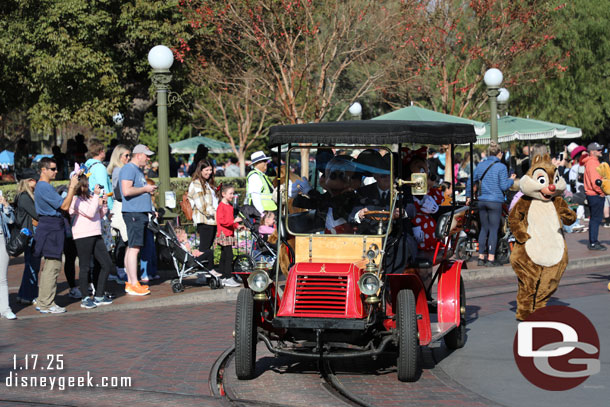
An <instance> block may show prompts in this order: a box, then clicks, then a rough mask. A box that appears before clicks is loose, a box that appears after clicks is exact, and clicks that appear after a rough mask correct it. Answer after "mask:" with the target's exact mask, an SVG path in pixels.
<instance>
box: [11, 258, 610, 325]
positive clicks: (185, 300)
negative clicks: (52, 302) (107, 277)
mask: <svg viewBox="0 0 610 407" xmlns="http://www.w3.org/2000/svg"><path fill="white" fill-rule="evenodd" d="M464 264H466V265H467V263H464ZM606 265H610V255H607V256H596V257H589V258H583V259H574V260H571V261H570V262H569V263H568V267H567V269H566V271H568V270H575V269H583V268H589V267H596V266H606ZM514 275H515V274H514V272H513V269H512V267H510V265H504V266H502V267H492V268H480V269H476V270H469V269H467V268H464V269H462V278H463V279H464V281H480V280H487V279H492V278H504V277H513V276H514ZM240 288H241V287H236V288H227V287H224V288H222V289H218V290H206V291H198V292H195V293H187V294H184V293H182V294H176V295H170V296H166V297H162V298H159V299H155V300H154V301H146V300H141V301H135V302H132V303H127V304H117V305H114V304H111V305H107V306H100V307H97V308H94V309H88V310H85V309H82V310H80V309H79V310H74V311H72V310H71V311H70V312H66V313H63V314H53V316H55V317H61V316H67V315H79V314H87V315H91V314H92V313H102V312H113V311H123V310H142V309H151V308H161V307H167V306H181V305H185V306H186V305H195V304H207V303H211V302H225V301H235V300H236V299H237V294H238V293H239V290H240ZM481 295H485V294H481ZM18 317H19V319H33V318H45V317H48V314H35V315H26V316H18Z"/></svg>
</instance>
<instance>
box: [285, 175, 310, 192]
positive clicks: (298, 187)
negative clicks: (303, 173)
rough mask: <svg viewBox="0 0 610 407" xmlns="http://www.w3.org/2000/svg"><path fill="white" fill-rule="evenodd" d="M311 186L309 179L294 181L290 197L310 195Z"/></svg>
mask: <svg viewBox="0 0 610 407" xmlns="http://www.w3.org/2000/svg"><path fill="white" fill-rule="evenodd" d="M311 189H312V188H311V185H309V182H308V181H307V177H303V179H302V180H301V179H300V180H297V181H294V182H293V183H292V188H290V196H291V197H293V196H297V195H298V194H308V193H309V191H311Z"/></svg>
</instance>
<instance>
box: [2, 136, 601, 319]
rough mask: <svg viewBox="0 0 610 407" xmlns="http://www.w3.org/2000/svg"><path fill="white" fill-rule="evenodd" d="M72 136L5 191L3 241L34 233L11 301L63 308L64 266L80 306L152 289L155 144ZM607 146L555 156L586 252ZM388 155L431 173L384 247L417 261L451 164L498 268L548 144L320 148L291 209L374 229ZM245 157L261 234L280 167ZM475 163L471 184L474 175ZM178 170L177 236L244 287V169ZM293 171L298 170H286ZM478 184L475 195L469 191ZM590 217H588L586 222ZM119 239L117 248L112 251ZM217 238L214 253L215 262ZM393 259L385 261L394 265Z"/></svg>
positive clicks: (384, 205)
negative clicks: (182, 184)
mask: <svg viewBox="0 0 610 407" xmlns="http://www.w3.org/2000/svg"><path fill="white" fill-rule="evenodd" d="M70 144H71V147H70V151H71V154H70V155H69V157H71V158H67V157H68V155H62V154H61V153H60V152H59V151H54V156H53V157H45V158H43V159H42V160H40V162H39V165H38V168H39V170H38V171H36V170H34V169H32V168H30V164H31V163H29V162H28V161H27V160H25V159H24V158H23V157H22V154H19V155H18V156H17V157H16V160H18V161H19V166H21V168H20V170H19V172H18V174H17V175H18V178H19V183H18V187H17V193H16V198H15V202H14V205H9V204H8V203H7V202H6V200H5V199H4V197H2V196H1V195H0V215H1V216H0V226H1V227H0V241H1V240H4V241H5V243H6V242H7V241H8V239H9V238H10V235H11V231H14V230H15V229H21V228H26V229H28V230H30V231H31V232H32V234H33V236H34V237H33V239H31V240H30V242H29V245H27V247H25V249H24V273H23V278H22V282H21V286H20V288H19V292H18V296H17V301H18V302H20V303H22V304H35V306H36V309H37V310H39V311H40V312H41V313H63V312H65V311H66V310H65V308H64V307H61V306H59V305H58V304H56V302H55V296H56V290H57V278H58V275H59V273H60V272H61V270H62V269H63V270H64V273H65V274H66V280H67V281H68V285H69V286H70V290H69V295H70V296H71V297H73V298H80V299H81V306H82V307H83V308H86V309H91V308H95V307H98V306H103V305H106V304H111V303H112V301H113V299H114V295H113V293H112V292H110V291H108V290H107V289H106V287H107V285H106V283H107V281H108V280H113V281H115V282H117V283H120V284H124V286H125V293H126V294H128V295H135V296H144V295H149V294H150V289H149V286H148V284H149V283H150V282H151V281H152V280H155V279H158V278H159V274H158V271H157V253H156V249H155V243H154V234H153V233H152V231H150V230H149V229H148V228H147V224H148V223H149V222H150V221H151V220H152V219H153V218H154V217H155V216H157V209H156V208H155V195H156V190H157V186H156V185H155V183H154V181H152V179H151V178H154V177H155V176H158V172H157V171H158V164H156V163H154V162H153V163H152V164H151V162H150V157H151V156H153V155H154V152H153V151H151V150H150V149H149V148H148V147H147V146H145V145H142V144H139V145H136V146H135V147H134V148H133V149H131V148H129V147H128V146H125V145H115V146H114V147H113V148H112V150H108V151H107V150H106V148H105V146H104V144H103V143H101V142H100V141H99V140H95V139H94V140H90V142H89V143H88V145H87V146H84V148H83V145H82V144H83V140H81V139H77V140H75V141H74V142H73V143H70ZM602 150H603V147H602V146H601V145H599V144H598V143H595V142H593V143H590V144H589V145H588V146H587V147H585V146H580V145H578V144H576V143H571V144H570V145H568V146H566V147H565V149H564V151H563V152H561V153H559V154H558V155H556V156H555V157H553V163H554V164H555V165H556V166H557V168H558V171H559V174H560V176H562V177H564V178H565V179H566V182H567V184H568V190H567V192H566V193H565V198H566V200H567V201H568V202H569V203H570V204H572V205H573V206H574V208H575V209H576V211H577V213H578V221H577V223H576V224H575V225H572V226H565V227H564V228H565V230H566V231H567V232H576V231H586V230H588V231H589V245H588V248H589V249H590V250H606V247H605V246H604V245H602V244H601V243H600V242H599V239H598V233H599V228H600V227H601V225H602V224H603V225H604V226H607V227H610V197H606V196H605V195H604V193H603V190H602V189H601V188H600V186H599V181H598V180H599V179H600V178H601V176H600V175H599V173H598V172H597V171H596V169H597V167H598V166H599V163H600V162H599V159H600V157H601V156H602ZM24 151H26V152H27V149H25V150H24ZM392 154H395V158H394V163H395V165H396V167H395V168H394V170H397V169H398V168H397V167H398V166H402V168H401V169H400V170H401V172H402V174H403V177H404V178H409V176H410V174H413V173H422V172H423V173H426V174H427V175H428V183H429V184H428V192H427V193H426V195H424V196H423V197H414V196H411V194H410V192H409V191H408V189H404V190H403V191H402V195H401V200H400V201H399V202H400V204H399V206H397V207H395V212H394V213H392V214H391V217H392V219H393V222H396V223H398V224H400V227H399V228H397V230H399V232H398V235H396V236H394V238H395V239H396V241H398V242H399V243H398V244H395V245H393V247H394V249H393V250H395V251H396V252H395V253H393V254H389V255H388V256H387V257H388V258H389V259H390V260H392V259H393V260H392V261H394V262H398V263H400V262H403V263H404V261H408V260H409V259H408V258H411V259H414V258H415V257H416V256H417V252H418V251H419V252H423V251H429V250H434V248H435V245H436V240H435V237H434V230H435V227H436V224H435V216H434V214H435V213H436V212H437V211H438V209H439V206H441V205H443V204H444V203H447V197H448V196H449V195H450V193H451V191H450V189H449V188H450V187H449V185H450V183H449V184H448V183H447V182H445V179H447V175H446V172H451V173H453V174H454V177H455V178H454V181H455V183H456V184H457V185H460V184H465V187H463V188H460V190H462V191H463V193H464V194H465V196H466V203H467V204H469V203H470V201H471V200H472V199H474V198H476V199H477V201H478V210H479V215H480V222H481V228H480V233H479V236H478V241H479V253H478V264H479V265H487V266H497V265H499V263H498V262H496V260H495V253H496V247H497V243H498V242H497V236H498V233H497V232H498V228H499V227H500V223H501V221H502V216H503V215H502V207H503V205H505V204H507V203H508V202H510V201H511V199H512V198H513V196H514V195H515V194H516V185H517V183H518V180H519V178H520V177H522V176H523V175H524V174H525V173H526V172H527V170H528V168H529V162H530V161H531V157H533V156H534V155H535V154H548V150H547V148H546V147H545V146H543V145H534V146H533V147H530V146H525V147H523V149H522V154H520V155H516V154H515V155H513V156H511V155H510V154H508V153H507V152H506V151H503V150H502V149H501V148H500V146H499V145H498V144H496V143H493V142H492V143H491V144H490V145H489V147H488V148H487V149H486V151H484V152H482V153H481V154H480V157H479V156H478V155H475V156H473V157H470V155H469V154H464V155H463V156H461V155H459V154H454V157H453V158H454V160H453V162H452V163H451V160H450V159H449V154H450V151H449V150H448V146H443V147H442V148H441V149H440V150H439V151H438V152H437V151H434V150H432V149H427V148H425V147H424V148H420V149H418V150H412V149H408V148H405V149H403V150H402V151H401V152H400V154H396V153H391V152H389V151H388V150H383V149H381V150H364V151H353V152H351V151H350V152H346V151H332V150H325V149H319V150H318V152H317V154H316V156H315V158H314V159H313V160H312V162H313V164H314V165H313V166H312V167H313V169H312V171H313V172H312V174H313V177H314V178H315V183H314V184H313V185H311V184H310V182H309V181H308V180H307V178H303V179H300V178H299V177H296V178H294V179H295V181H294V182H291V183H290V185H289V193H288V196H289V197H290V199H291V200H292V203H293V205H294V207H297V208H303V209H310V210H311V209H314V210H316V211H317V212H318V213H317V216H318V218H319V219H321V222H322V226H321V228H322V230H323V232H322V233H324V232H326V233H339V234H340V233H364V234H369V233H373V234H377V233H379V231H378V227H379V222H378V221H377V220H375V218H372V217H369V216H368V213H369V212H370V211H371V210H388V209H390V208H391V202H392V201H391V199H392V193H391V188H390V183H389V174H390V160H389V157H390V156H391V155H392ZM85 155H86V156H87V157H88V159H87V160H85ZM250 161H251V165H252V169H251V171H249V172H248V174H247V178H246V196H245V200H244V204H247V205H251V206H252V207H254V208H255V209H256V211H257V212H258V214H259V215H260V217H261V219H260V224H261V226H260V232H261V233H263V234H264V235H265V236H268V235H270V234H272V233H273V232H274V231H275V216H274V214H275V211H276V210H277V204H276V200H275V197H274V185H273V183H272V181H271V179H270V178H269V176H268V174H269V173H270V172H271V171H279V164H280V163H279V162H274V163H273V164H274V166H275V168H273V170H271V169H270V168H269V167H268V166H269V164H270V163H272V158H271V157H269V156H267V155H266V154H265V153H264V152H263V151H256V152H255V153H253V154H252V155H251V156H250ZM471 161H472V165H471ZM82 162H84V164H81V165H79V163H82ZM448 163H451V164H450V165H453V168H451V169H450V170H448V169H447V168H446V167H447V166H448ZM16 165H17V164H16ZM289 168H291V167H289ZM471 168H472V169H473V170H474V173H473V177H472V179H473V180H474V181H475V184H476V185H470V177H469V175H470V172H471ZM175 169H176V171H180V170H181V171H183V172H184V174H189V175H190V177H191V182H190V183H189V186H188V193H187V196H188V201H189V203H190V205H191V208H192V222H193V225H194V227H195V230H196V236H197V240H198V244H197V245H191V244H190V242H189V240H188V238H187V236H186V235H187V234H186V231H185V230H184V229H183V228H179V229H178V230H177V235H178V239H179V241H180V244H182V246H183V247H184V248H185V249H187V251H188V252H190V253H191V254H193V255H194V256H196V257H198V258H200V259H201V260H203V261H205V262H206V263H207V264H208V265H209V269H210V273H211V274H213V275H214V276H216V277H218V278H220V279H221V281H222V284H223V285H224V286H228V287H236V286H239V285H240V283H239V282H238V281H236V280H235V279H234V278H233V276H232V262H233V247H234V244H235V234H236V232H237V231H238V230H240V229H243V228H244V226H243V222H242V221H243V219H242V218H241V217H240V216H236V213H237V212H236V211H235V208H234V206H235V203H236V201H237V197H236V194H235V190H234V188H233V187H232V186H231V185H228V184H217V183H216V181H215V178H216V177H217V176H228V177H233V176H239V166H238V165H237V160H236V159H235V158H233V159H230V160H228V161H227V162H226V164H224V165H222V166H221V168H218V167H217V166H216V165H215V164H214V162H213V160H211V159H210V158H209V157H208V151H207V149H206V148H205V147H204V146H203V147H202V148H200V149H199V150H198V151H197V154H195V157H194V160H193V162H192V163H191V164H190V165H188V167H187V166H186V165H185V166H184V167H180V166H178V167H176V168H175ZM270 170H271V171H270ZM291 170H294V169H292V168H291V169H289V170H288V171H291ZM66 173H67V174H66ZM293 175H294V173H293ZM60 177H62V178H63V177H65V178H66V179H68V180H69V183H68V185H67V186H63V187H60V188H57V189H56V188H54V187H53V186H52V185H51V181H53V180H56V179H58V178H60ZM310 178H311V177H310ZM292 179H293V178H291V180H292ZM473 190H474V191H475V196H471V191H473ZM458 192H459V191H458ZM518 198H519V195H518V194H517V197H516V199H518ZM13 207H14V209H13ZM587 217H588V218H590V221H589V226H588V227H587V226H586V225H585V224H584V222H585V219H586V218H587ZM10 225H17V228H15V227H11V226H10ZM308 226H310V227H315V224H313V223H312V224H309V225H308ZM112 230H114V231H115V234H116V237H115V238H113V236H112V232H111V231H112ZM115 245H116V246H117V249H116V250H115V253H118V255H116V256H111V249H113V248H114V246H115ZM217 246H220V262H219V264H218V266H217V267H215V260H214V250H215V248H216V247H217ZM3 247H4V245H0V248H3ZM122 250H124V252H123V251H122ZM62 257H63V259H64V260H63V261H62ZM76 258H78V260H79V273H78V285H77V284H76V276H75V266H74V264H75V260H76ZM8 259H9V256H8V254H7V252H6V250H4V249H0V313H1V315H2V316H3V317H4V318H7V319H14V318H16V316H15V314H14V313H13V312H12V311H11V308H10V305H9V303H8V288H7V284H6V271H7V269H8ZM41 266H42V269H41ZM388 267H390V269H391V268H392V264H388Z"/></svg>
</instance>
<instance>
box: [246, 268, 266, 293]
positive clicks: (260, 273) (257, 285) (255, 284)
mask: <svg viewBox="0 0 610 407" xmlns="http://www.w3.org/2000/svg"><path fill="white" fill-rule="evenodd" d="M270 282H271V280H270V279H269V275H268V274H267V272H266V271H264V270H254V271H253V272H252V273H251V274H250V276H248V286H249V287H250V289H252V291H254V292H256V293H261V292H263V291H265V290H266V289H267V287H269V283H270Z"/></svg>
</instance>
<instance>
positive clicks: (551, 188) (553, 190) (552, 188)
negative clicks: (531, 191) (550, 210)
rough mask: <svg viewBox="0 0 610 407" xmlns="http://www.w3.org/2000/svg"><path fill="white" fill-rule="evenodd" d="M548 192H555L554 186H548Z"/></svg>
mask: <svg viewBox="0 0 610 407" xmlns="http://www.w3.org/2000/svg"><path fill="white" fill-rule="evenodd" d="M549 191H551V192H555V184H551V185H549Z"/></svg>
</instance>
